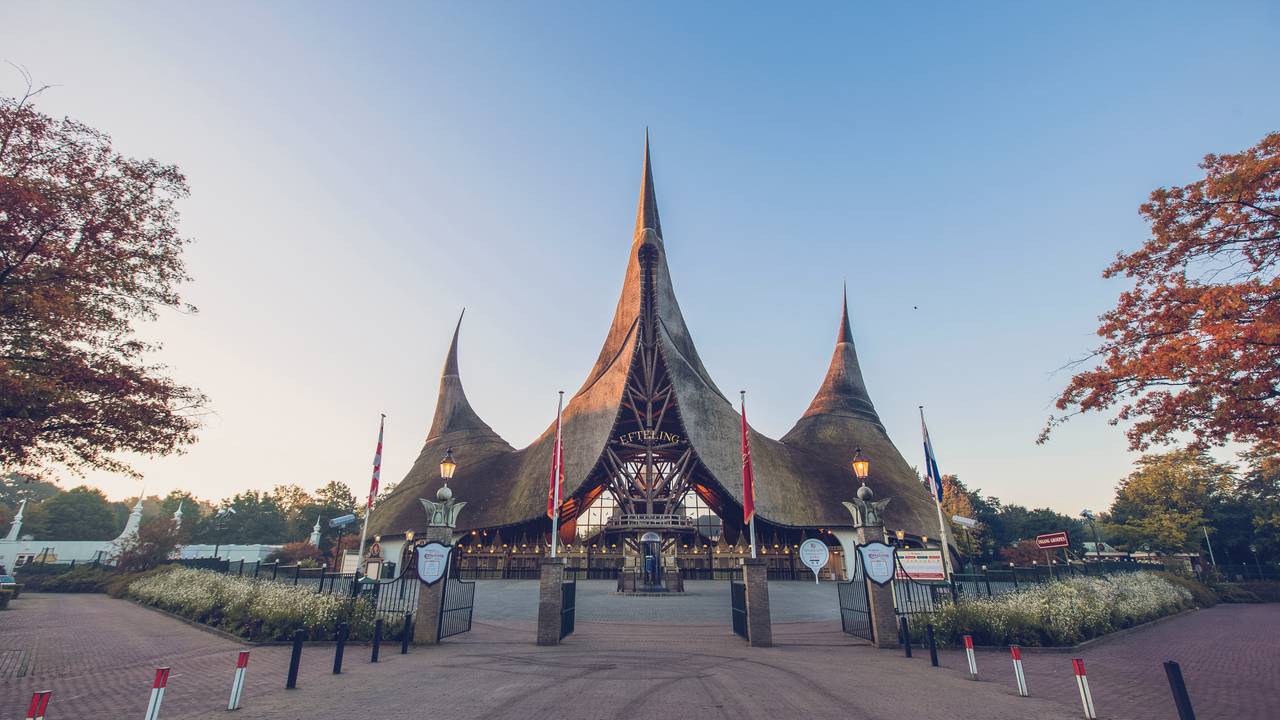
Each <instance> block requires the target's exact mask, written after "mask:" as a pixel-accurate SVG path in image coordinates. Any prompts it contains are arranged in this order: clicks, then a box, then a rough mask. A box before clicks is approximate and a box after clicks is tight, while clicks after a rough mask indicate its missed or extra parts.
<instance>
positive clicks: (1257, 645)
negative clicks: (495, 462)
mask: <svg viewBox="0 0 1280 720" xmlns="http://www.w3.org/2000/svg"><path fill="white" fill-rule="evenodd" d="M495 589H496V588H495ZM494 594H495V595H496V594H500V593H494ZM22 600H23V601H22V602H20V603H15V605H14V609H13V610H10V611H6V612H4V613H0V659H2V658H4V657H5V655H6V653H8V654H10V655H11V654H13V653H15V652H17V653H23V654H24V655H26V656H27V657H28V660H27V664H26V665H25V667H26V670H19V669H18V668H20V667H22V666H21V665H20V664H19V663H13V662H11V663H3V664H0V720H9V718H15V719H16V718H20V717H21V711H22V710H23V709H25V707H26V702H27V700H28V699H29V698H30V693H31V692H32V691H33V690H36V689H52V690H53V691H54V700H53V703H52V704H51V706H50V713H49V720H64V719H67V718H130V717H140V716H141V715H142V712H143V710H144V709H145V705H146V698H147V692H148V688H149V685H150V679H151V673H152V670H153V669H154V667H156V666H157V665H162V664H168V665H171V666H172V667H173V669H174V670H173V675H172V679H171V680H170V690H169V693H168V695H167V696H166V700H165V705H164V712H163V713H162V717H164V718H166V719H172V718H214V717H225V710H222V708H224V707H225V703H226V694H227V691H228V690H229V688H230V681H231V669H232V665H233V663H234V657H235V653H236V651H237V650H238V649H239V648H240V645H239V644H238V643H236V642H233V641H229V640H225V639H223V638H221V637H218V636H216V635H213V634H210V633H207V632H203V631H201V630H199V629H196V628H192V627H190V626H187V625H184V624H182V623H179V622H177V621H175V620H172V619H170V618H167V617H165V616H163V615H160V614H157V613H155V612H152V611H150V610H147V609H144V608H140V607H137V606H134V605H132V604H130V603H126V602H124V601H118V600H111V599H109V598H106V597H103V596H100V595H91V596H81V595H61V596H50V595H37V594H30V595H24V596H23V599H22ZM654 602H655V603H667V602H670V600H669V599H667V598H659V599H656V600H654ZM676 602H679V601H678V600H677V601H676ZM655 607H657V606H655ZM707 607H708V608H711V607H712V606H711V605H710V604H708V605H707ZM725 615H727V611H726V612H725ZM627 619H628V620H630V621H631V622H626V623H599V622H590V621H588V622H580V623H579V625H578V632H577V633H575V634H574V635H572V636H570V638H568V640H567V642H566V643H565V644H564V645H562V646H560V647H556V648H537V647H535V646H534V645H533V623H532V622H531V621H528V620H523V619H519V618H512V619H505V620H497V619H491V620H478V621H477V623H476V625H475V628H474V630H473V631H472V632H471V633H468V634H466V635H461V636H458V637H455V638H451V639H449V640H447V641H446V643H445V644H444V645H442V646H440V647H438V648H415V649H413V650H412V651H411V652H410V654H409V655H408V656H400V655H399V654H397V648H395V647H392V646H384V648H383V651H384V652H383V659H384V661H383V662H382V663H379V664H378V665H371V664H369V663H368V649H367V647H361V646H352V647H351V648H349V649H348V654H347V665H346V672H345V673H344V674H343V675H342V676H340V677H334V676H333V675H331V674H330V673H329V669H330V665H331V663H332V648H331V647H323V646H309V647H308V648H307V650H306V652H305V653H304V657H303V666H302V675H301V678H300V681H299V685H300V689H299V690H296V691H285V690H283V684H284V676H285V668H286V665H287V661H288V648H287V647H259V648H255V649H254V650H253V660H252V662H251V664H250V671H249V679H248V686H247V688H246V690H245V709H244V710H243V711H241V712H240V713H237V715H238V716H240V717H244V718H263V719H264V720H265V719H283V718H319V719H320V720H325V719H326V718H339V717H347V716H355V717H401V716H403V717H420V716H425V715H430V716H432V717H444V718H481V717H485V718H490V717H494V718H505V717H511V718H517V717H518V718H520V719H521V720H536V719H537V718H543V717H546V718H550V717H557V718H559V717H564V718H612V717H626V718H664V719H665V718H671V717H681V718H682V719H683V718H685V717H689V718H695V719H697V718H726V717H733V718H735V720H738V719H739V718H765V717H767V718H771V719H775V718H778V717H787V716H803V717H807V718H828V717H830V718H836V717H839V718H895V719H896V718H903V717H909V718H923V719H929V718H946V719H947V720H953V719H954V718H957V717H976V718H1011V719H1012V718H1020V719H1021V718H1029V717H1035V718H1036V719H1037V720H1054V719H1057V718H1064V719H1065V718H1074V717H1078V713H1079V710H1078V701H1077V699H1076V697H1075V696H1074V692H1075V691H1074V682H1073V681H1072V679H1071V674H1070V660H1069V658H1070V657H1071V656H1070V655H1064V654H1047V653H1046V654H1035V655H1033V654H1030V653H1028V654H1027V655H1026V656H1025V657H1026V665H1027V673H1028V680H1029V683H1030V685H1031V691H1032V694H1033V696H1034V697H1032V698H1030V699H1021V698H1017V697H1016V696H1015V695H1014V691H1013V684H1012V671H1011V669H1010V668H1009V667H1008V659H1007V656H1006V655H1005V654H1003V653H1000V654H996V653H989V654H988V653H984V654H982V655H981V656H980V658H979V662H980V663H981V665H982V671H983V681H982V682H978V683H972V682H969V681H967V680H966V679H964V675H963V659H962V657H961V656H958V655H956V654H954V653H950V652H944V653H943V664H944V668H943V669H941V670H934V669H932V668H929V667H928V659H927V653H926V654H924V655H923V656H922V654H920V653H917V655H916V657H915V658H913V659H911V660H907V659H905V658H902V657H901V656H900V655H899V654H898V653H895V652H890V651H877V650H873V649H871V648H869V647H866V646H865V645H860V644H858V643H857V642H856V641H855V640H853V639H852V638H849V637H847V636H844V635H843V634H841V633H839V632H838V625H836V624H834V623H831V622H830V621H809V622H797V623H783V624H779V625H777V626H776V627H775V640H776V642H778V643H779V647H776V648H771V649H751V648H747V647H745V645H744V644H743V643H742V642H741V641H740V640H739V639H737V638H735V637H733V636H732V635H731V634H730V633H729V630H728V620H727V618H725V619H724V620H723V621H717V622H715V623H702V624H699V623H696V622H695V623H693V624H688V625H682V626H671V625H667V624H650V623H646V622H637V620H643V618H638V617H629V618H627ZM1277 626H1280V606H1275V605H1271V606H1221V607H1219V608H1215V609H1213V610H1207V611H1201V612H1197V613H1193V614H1191V615H1188V616H1186V617H1184V618H1179V619H1176V620H1173V621H1170V622H1168V623H1164V624H1162V625H1158V626H1156V627H1154V628H1151V629H1147V630H1143V631H1140V632H1138V633H1135V634H1133V635H1130V636H1127V637H1124V638H1117V639H1115V640H1112V641H1110V642H1107V643H1105V644H1102V645H1098V646H1095V647H1094V648H1091V649H1090V650H1088V651H1087V652H1084V653H1082V654H1083V656H1084V657H1085V658H1086V662H1087V664H1088V666H1089V671H1090V676H1091V678H1093V685H1094V692H1095V699H1096V700H1097V704H1098V709H1099V711H1100V713H1101V716H1102V717H1103V718H1138V719H1144V718H1157V717H1159V718H1169V717H1172V706H1171V704H1170V702H1169V699H1168V697H1169V696H1168V688H1167V684H1166V683H1165V681H1164V677H1163V674H1162V670H1161V668H1160V664H1159V663H1160V660H1163V659H1164V658H1165V657H1166V656H1167V657H1172V658H1174V659H1177V660H1179V661H1180V662H1182V664H1183V668H1184V672H1185V673H1186V675H1187V680H1188V684H1189V685H1190V689H1191V693H1192V699H1193V700H1194V701H1195V702H1196V709H1197V714H1198V716H1199V717H1200V718H1202V720H1205V719H1210V718H1225V717H1239V718H1244V719H1248V718H1263V717H1267V718H1272V717H1277V716H1278V715H1280V713H1276V712H1275V711H1273V710H1271V709H1269V708H1274V707H1277V706H1278V705H1280V697H1278V695H1280V679H1278V678H1280V651H1277V650H1276V649H1275V647H1274V643H1273V640H1272V638H1274V637H1275V635H1276V633H1275V630H1276V629H1277ZM1215 640H1217V641H1219V642H1220V644H1215V643H1214V641H1215ZM1237 658H1239V659H1237ZM864 688H866V689H865V690H864Z"/></svg>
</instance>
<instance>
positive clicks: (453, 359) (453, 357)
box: [384, 308, 467, 417]
mask: <svg viewBox="0 0 1280 720" xmlns="http://www.w3.org/2000/svg"><path fill="white" fill-rule="evenodd" d="M466 314H467V309H466V308H462V312H461V313H458V324H457V325H455V326H454V328H453V342H451V343H449V356H448V357H447V358H445V361H444V372H443V373H441V375H457V374H458V333H459V332H460V331H461V330H462V316H463V315H466ZM384 417H385V416H384Z"/></svg>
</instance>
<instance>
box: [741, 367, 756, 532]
mask: <svg viewBox="0 0 1280 720" xmlns="http://www.w3.org/2000/svg"><path fill="white" fill-rule="evenodd" d="M755 516H756V474H755V471H754V470H753V469H752V467H751V440H750V439H749V438H748V437H747V393H746V392H745V391H743V393H742V521H743V522H744V523H746V524H748V525H750V524H751V521H752V520H753V519H755ZM753 542H754V538H753Z"/></svg>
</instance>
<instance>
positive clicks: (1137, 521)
mask: <svg viewBox="0 0 1280 720" xmlns="http://www.w3.org/2000/svg"><path fill="white" fill-rule="evenodd" d="M1137 466H1138V467H1137V469H1136V470H1134V471H1133V472H1132V473H1130V474H1129V476H1128V477H1126V478H1125V479H1124V480H1121V481H1120V484H1119V486H1118V487H1117V488H1116V497H1115V500H1114V501H1113V502H1112V504H1111V510H1110V517H1109V520H1110V525H1109V528H1110V530H1111V531H1112V532H1114V533H1115V534H1116V535H1118V536H1119V539H1120V544H1121V545H1122V546H1125V547H1127V548H1128V549H1129V550H1136V549H1143V548H1146V549H1150V550H1155V551H1158V552H1186V551H1194V550H1196V549H1197V548H1198V547H1199V545H1200V537H1201V536H1202V532H1203V531H1202V530H1201V529H1200V528H1201V527H1202V526H1204V525H1206V524H1207V523H1208V522H1209V520H1210V518H1212V517H1213V516H1214V514H1215V511H1216V510H1217V509H1218V508H1219V507H1220V503H1221V501H1222V499H1223V491H1224V490H1225V489H1226V488H1228V487H1230V485H1231V484H1232V483H1233V482H1234V477H1233V468H1232V467H1231V466H1229V465H1223V464H1221V463H1218V462H1215V461H1214V460H1213V459H1212V458H1210V457H1209V456H1208V455H1206V454H1205V453H1203V452H1200V451H1197V450H1191V449H1186V450H1175V451H1172V452H1167V453H1160V454H1152V455H1144V456H1142V457H1141V458H1139V459H1138V462H1137Z"/></svg>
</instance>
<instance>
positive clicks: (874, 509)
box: [843, 483, 893, 528]
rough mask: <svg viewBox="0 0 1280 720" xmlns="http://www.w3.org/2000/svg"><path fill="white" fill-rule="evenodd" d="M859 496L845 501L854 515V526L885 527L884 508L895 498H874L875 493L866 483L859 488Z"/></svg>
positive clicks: (850, 512) (846, 507) (847, 508)
mask: <svg viewBox="0 0 1280 720" xmlns="http://www.w3.org/2000/svg"><path fill="white" fill-rule="evenodd" d="M857 495H858V497H857V498H856V499H855V500H853V502H846V503H843V505H844V507H845V509H846V510H848V511H849V514H850V515H852V516H853V526H854V527H855V528H859V527H883V526H884V508H885V506H886V505H888V504H889V501H890V500H892V499H893V498H885V499H883V500H872V499H871V498H872V496H873V495H874V493H873V492H872V491H871V488H869V487H867V484H866V483H862V487H860V488H858V493H857Z"/></svg>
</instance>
